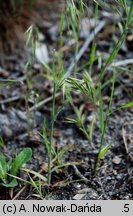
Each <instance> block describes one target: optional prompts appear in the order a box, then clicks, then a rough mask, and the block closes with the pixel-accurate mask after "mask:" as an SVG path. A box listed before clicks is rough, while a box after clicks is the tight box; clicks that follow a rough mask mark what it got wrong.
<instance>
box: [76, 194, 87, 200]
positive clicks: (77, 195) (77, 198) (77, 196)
mask: <svg viewBox="0 0 133 216" xmlns="http://www.w3.org/2000/svg"><path fill="white" fill-rule="evenodd" d="M85 195H86V193H85V194H76V195H75V196H74V197H73V199H75V200H81V199H83V198H84V197H85Z"/></svg>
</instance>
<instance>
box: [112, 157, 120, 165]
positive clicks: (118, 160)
mask: <svg viewBox="0 0 133 216" xmlns="http://www.w3.org/2000/svg"><path fill="white" fill-rule="evenodd" d="M112 162H113V163H114V164H120V163H121V158H120V157H118V156H115V157H114V158H113V159H112Z"/></svg>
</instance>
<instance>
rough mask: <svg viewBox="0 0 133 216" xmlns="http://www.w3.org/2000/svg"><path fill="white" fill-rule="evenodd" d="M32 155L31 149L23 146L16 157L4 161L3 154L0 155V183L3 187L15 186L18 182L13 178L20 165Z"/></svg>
mask: <svg viewBox="0 0 133 216" xmlns="http://www.w3.org/2000/svg"><path fill="white" fill-rule="evenodd" d="M31 157H32V150H31V149H30V148H25V149H24V150H23V151H21V152H20V153H19V154H18V155H17V156H16V158H14V159H12V160H11V161H8V162H7V161H6V158H5V156H4V155H3V154H1V155H0V185H1V186H4V187H15V186H17V184H18V182H17V179H16V178H15V177H16V175H17V174H18V172H19V170H20V169H21V167H22V166H23V165H24V164H25V163H26V162H28V161H29V160H30V158H31Z"/></svg>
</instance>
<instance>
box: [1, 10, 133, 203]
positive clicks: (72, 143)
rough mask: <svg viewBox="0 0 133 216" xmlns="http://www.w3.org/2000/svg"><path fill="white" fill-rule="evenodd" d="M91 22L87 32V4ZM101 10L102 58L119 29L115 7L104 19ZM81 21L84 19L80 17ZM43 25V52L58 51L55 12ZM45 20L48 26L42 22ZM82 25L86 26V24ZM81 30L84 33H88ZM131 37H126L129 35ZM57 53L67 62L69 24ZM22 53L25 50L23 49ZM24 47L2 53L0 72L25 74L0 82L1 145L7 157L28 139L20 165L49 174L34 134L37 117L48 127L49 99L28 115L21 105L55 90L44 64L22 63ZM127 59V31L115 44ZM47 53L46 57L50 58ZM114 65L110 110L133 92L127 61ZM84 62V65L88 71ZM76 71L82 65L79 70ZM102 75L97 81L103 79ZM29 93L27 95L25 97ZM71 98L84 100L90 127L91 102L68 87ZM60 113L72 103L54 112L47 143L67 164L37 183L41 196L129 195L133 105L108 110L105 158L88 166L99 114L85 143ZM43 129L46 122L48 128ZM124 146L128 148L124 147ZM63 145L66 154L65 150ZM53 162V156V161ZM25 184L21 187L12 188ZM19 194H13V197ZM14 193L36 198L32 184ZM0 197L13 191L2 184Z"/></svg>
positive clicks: (132, 44)
mask: <svg viewBox="0 0 133 216" xmlns="http://www.w3.org/2000/svg"><path fill="white" fill-rule="evenodd" d="M89 10H90V18H91V25H90V27H89V29H88V32H89V31H91V30H92V29H93V21H94V17H93V7H92V6H90V7H89ZM104 13H105V11H103V10H102V9H101V11H100V20H106V19H110V24H108V25H106V26H105V27H104V29H103V30H102V31H101V32H100V33H98V34H97V36H96V45H97V53H100V54H101V55H103V57H106V56H107V55H108V53H110V52H111V49H112V48H113V47H114V46H115V43H116V41H117V40H118V38H119V33H118V28H117V27H116V25H115V24H114V23H113V21H112V20H111V14H112V13H113V12H107V13H108V15H110V16H109V17H110V18H107V16H105V14H104ZM85 20H86V21H85ZM88 20H89V19H88V16H86V17H83V18H82V23H84V22H88ZM42 23H43V25H42V26H41V28H40V35H41V36H40V37H41V44H46V48H47V51H48V54H49V56H50V53H51V50H53V49H54V50H57V49H58V46H59V19H58V18H57V19H56V22H55V23H54V24H53V23H50V24H49V26H48V25H47V24H48V23H46V22H45V20H43V18H42ZM46 25H47V26H46ZM83 25H85V28H86V27H87V25H86V24H83ZM83 29H84V26H82V28H81V31H80V34H79V37H80V38H79V46H82V44H83V43H84V40H85V38H86V37H87V36H86V32H84V31H83ZM110 29H111V30H110ZM88 32H87V34H88ZM131 38H132V39H131ZM63 41H64V47H63V51H62V53H63V59H64V65H65V68H66V69H67V68H68V67H69V65H70V62H71V58H72V57H73V46H72V45H70V44H69V43H68V34H67V28H66V29H65V31H64V36H63ZM90 49H91V46H90V47H88V49H87V51H85V53H84V55H83V57H82V59H81V60H80V63H78V66H79V68H80V66H81V64H84V63H85V62H86V61H87V59H88V56H89V54H90ZM25 52H26V53H25ZM25 52H22V51H21V50H20V49H19V48H18V49H16V52H15V53H14V54H12V55H11V56H6V58H5V60H4V65H1V67H0V77H1V78H4V79H15V80H20V81H23V84H21V83H17V84H13V85H10V86H7V87H3V88H1V89H0V135H1V136H2V137H3V139H4V142H5V148H4V150H3V149H2V148H1V151H2V152H4V154H5V155H6V157H7V159H10V158H11V157H12V156H13V155H16V154H17V153H18V152H20V151H21V150H22V149H23V148H24V147H27V146H30V147H31V148H32V150H33V157H32V159H31V160H30V162H29V163H27V164H26V167H27V168H28V169H31V170H35V171H37V172H39V171H40V170H41V174H43V175H44V176H46V177H47V153H46V149H45V146H44V143H43V140H42V139H41V137H40V136H39V135H38V132H40V133H41V132H42V127H43V119H44V117H45V118H46V119H47V123H48V126H50V121H51V117H50V116H51V100H49V101H48V102H47V103H45V104H44V105H43V106H40V107H38V108H36V109H34V110H33V111H31V112H30V113H29V115H28V116H27V106H29V107H30V108H32V107H33V106H34V105H35V104H38V103H39V101H42V100H44V99H47V98H50V97H51V95H52V90H53V82H52V81H51V80H48V79H47V77H46V71H45V69H44V68H43V66H42V65H41V64H40V63H39V62H38V61H37V60H33V63H32V67H31V69H30V70H28V69H26V68H25V64H26V62H27V61H28V58H29V56H30V55H31V49H30V48H29V49H28V50H27V51H25ZM129 58H133V35H132V33H131V34H129V35H128V37H127V41H126V42H125V43H124V44H123V46H122V47H121V49H120V51H119V54H118V56H117V61H123V60H125V59H129ZM50 62H51V57H49V63H50ZM98 63H99V62H96V63H95V65H94V66H93V68H92V78H93V80H96V78H97V75H98V73H100V66H99V65H98ZM125 67H126V68H128V70H129V71H130V72H128V70H126V69H125V71H124V72H123V73H119V72H121V70H122V69H121V68H120V67H117V68H116V70H117V72H118V73H119V76H118V77H117V79H116V82H115V93H114V97H113V109H115V108H117V107H119V106H121V105H122V104H124V103H127V102H130V101H132V99H133V73H132V70H133V64H129V65H128V66H127V65H126V66H124V68H125ZM87 69H88V68H87V67H86V70H87ZM78 73H82V70H80V71H78ZM111 76H112V70H111V69H108V73H106V75H105V77H104V81H106V80H109V79H110V78H111ZM104 81H103V82H104ZM110 92H111V85H108V86H107V87H106V88H105V89H104V92H103V104H104V112H105V114H106V111H107V106H108V103H109V98H110ZM26 98H28V102H26ZM73 100H74V104H75V105H76V106H77V107H79V106H80V105H81V104H83V105H84V113H85V115H86V122H85V125H86V128H87V129H88V131H89V130H90V124H91V121H92V118H93V116H94V113H95V112H97V115H98V112H99V111H98V107H96V108H95V109H94V107H93V105H92V104H91V102H90V101H89V100H88V99H87V98H84V97H83V96H82V95H80V94H78V93H76V92H73ZM62 103H63V97H62V94H60V95H59V96H58V97H57V98H56V106H57V107H59V106H60V105H62ZM66 117H75V114H74V112H73V109H72V107H71V106H70V105H66V106H65V107H64V108H63V110H62V111H61V113H60V114H59V116H58V118H57V121H56V124H55V129H54V139H53V145H54V146H55V149H57V148H58V147H60V149H61V151H62V157H61V161H62V164H66V163H70V165H69V166H66V167H64V168H61V169H58V170H57V169H55V171H54V172H53V173H52V184H51V185H52V186H49V187H48V186H42V195H43V197H44V198H45V199H62V200H63V199H88V200H95V199H101V200H102V199H121V200H122V199H126V200H129V199H133V108H128V109H121V110H118V111H116V112H114V113H113V114H112V115H111V116H110V117H109V121H108V125H107V129H106V134H105V145H108V144H110V145H111V147H110V149H109V151H108V152H107V154H106V155H105V157H104V158H103V159H102V160H101V162H100V166H99V170H98V172H97V173H94V167H95V163H96V158H97V154H98V149H99V145H100V140H101V134H100V129H99V124H100V123H99V120H98V118H97V120H96V122H95V124H94V129H93V137H92V142H93V145H94V146H95V149H93V148H92V147H91V143H89V141H88V140H87V139H86V138H85V137H84V135H83V134H82V133H81V131H80V130H79V128H78V126H76V125H73V124H69V123H67V122H66ZM48 134H49V128H48ZM126 148H128V151H127V149H126ZM63 152H64V153H63ZM52 165H53V167H55V166H56V162H55V161H54V160H53V164H52ZM20 177H21V178H22V179H28V176H27V175H26V173H25V172H23V171H21V173H20ZM22 188H23V191H22V192H21V193H20V194H18V191H20V190H21V189H22ZM16 195H17V197H15V196H16ZM14 197H15V198H16V199H30V200H31V199H40V197H38V196H37V191H36V190H35V189H34V188H32V187H31V186H26V187H25V188H24V185H23V183H22V182H19V186H18V187H16V188H15V189H14V191H13V196H12V198H14ZM0 199H11V191H8V190H5V189H3V188H1V190H0Z"/></svg>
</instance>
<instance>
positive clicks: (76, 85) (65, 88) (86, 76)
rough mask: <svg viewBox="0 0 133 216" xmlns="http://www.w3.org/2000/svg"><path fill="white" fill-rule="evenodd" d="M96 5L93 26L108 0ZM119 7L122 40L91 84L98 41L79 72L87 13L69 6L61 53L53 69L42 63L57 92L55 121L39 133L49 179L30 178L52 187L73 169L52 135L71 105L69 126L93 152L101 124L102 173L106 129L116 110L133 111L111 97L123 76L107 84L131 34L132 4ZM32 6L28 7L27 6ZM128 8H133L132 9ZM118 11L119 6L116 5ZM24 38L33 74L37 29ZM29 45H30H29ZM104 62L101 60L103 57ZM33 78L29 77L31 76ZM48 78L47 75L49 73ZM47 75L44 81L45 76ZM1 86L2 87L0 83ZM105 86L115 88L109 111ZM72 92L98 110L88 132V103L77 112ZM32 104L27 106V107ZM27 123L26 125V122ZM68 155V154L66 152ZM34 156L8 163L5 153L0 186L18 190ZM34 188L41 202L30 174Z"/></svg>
mask: <svg viewBox="0 0 133 216" xmlns="http://www.w3.org/2000/svg"><path fill="white" fill-rule="evenodd" d="M0 2H1V1H0ZM95 2H97V4H96V5H95V14H94V16H95V17H94V19H95V24H96V23H97V20H98V18H99V17H98V10H99V6H98V4H100V3H101V2H102V3H103V4H102V7H104V4H105V3H106V4H107V1H99V2H100V3H99V2H98V1H95ZM116 2H117V3H119V7H120V5H121V7H122V8H123V9H124V10H125V14H126V17H125V18H123V20H122V22H123V23H121V22H119V23H118V25H117V27H118V29H119V39H118V41H117V42H116V44H115V45H114V47H112V52H111V53H110V54H109V56H108V57H107V58H106V59H102V61H103V67H102V69H101V71H100V72H99V74H98V76H97V80H93V66H94V65H95V63H96V61H97V60H98V58H99V57H98V56H96V51H97V45H96V38H95V35H93V36H94V37H93V40H92V41H91V42H92V43H91V51H90V57H89V59H88V61H87V62H85V63H84V64H83V65H82V64H80V68H79V62H78V61H79V59H78V58H77V55H78V53H79V31H80V23H81V18H82V16H83V14H84V13H85V12H86V9H87V5H86V4H85V3H84V2H83V1H82V0H79V5H78V7H77V6H76V4H75V3H74V1H73V0H70V1H68V5H67V11H66V14H65V15H62V16H61V20H60V39H59V50H58V52H57V53H55V51H53V52H52V61H51V65H48V64H44V65H43V66H44V69H45V71H47V76H48V78H49V80H52V84H53V92H52V103H51V122H50V126H49V131H50V132H49V135H48V133H47V128H48V123H47V119H46V118H44V124H43V128H42V132H41V133H40V132H38V133H39V135H40V136H41V138H43V142H44V147H45V149H46V151H47V160H48V169H47V179H46V178H43V176H42V175H40V174H37V173H36V172H34V171H32V170H26V171H27V173H30V174H33V175H35V176H37V177H38V178H40V179H41V180H42V181H44V182H45V183H46V182H47V184H48V185H49V186H50V185H51V182H52V181H51V180H52V172H54V171H55V170H58V169H61V168H64V167H66V166H69V165H71V163H70V162H68V163H65V162H63V159H62V157H63V155H64V152H65V151H64V150H62V149H61V148H60V146H58V147H57V149H55V147H54V146H53V136H54V128H55V122H56V120H57V118H58V115H59V114H60V112H62V110H63V108H64V106H66V105H70V106H71V107H72V109H73V111H74V114H75V117H74V118H66V119H65V121H67V122H69V123H73V124H76V125H77V126H78V127H79V129H80V131H81V132H82V133H83V135H84V137H85V138H86V139H87V141H88V146H89V149H90V151H91V150H92V149H93V150H94V149H96V148H97V147H96V146H95V143H94V142H93V128H94V126H95V121H96V120H98V121H99V132H100V135H101V140H100V145H99V149H97V159H96V161H95V170H94V171H95V173H96V172H98V170H99V167H100V161H101V159H103V157H104V156H105V154H107V152H108V150H109V149H110V148H111V143H110V144H108V145H107V144H106V143H105V134H106V129H107V126H108V119H109V117H110V116H111V115H112V114H113V113H114V112H116V111H118V110H120V109H125V108H129V107H131V106H133V102H129V103H127V104H122V105H121V106H120V107H118V108H116V109H113V108H112V104H113V96H114V92H115V82H116V81H117V78H118V76H119V72H117V71H115V69H114V70H113V72H112V75H111V77H110V78H109V79H108V80H107V81H105V79H104V77H105V76H106V75H107V73H108V68H109V66H110V65H111V63H112V62H115V61H116V58H117V55H118V53H119V51H120V49H121V47H122V44H123V42H124V41H125V40H126V37H127V34H128V32H129V31H131V30H132V29H131V26H132V22H133V2H132V1H126V0H125V1H121V0H120V1H116ZM30 3H32V4H33V3H35V1H30ZM0 4H1V3H0ZM8 4H9V7H11V8H12V11H13V12H15V13H16V11H17V7H20V4H21V5H22V4H25V1H20V2H18V1H11V0H10V1H8ZM28 4H29V2H28ZM129 5H130V7H129ZM116 7H117V5H116ZM116 7H115V10H116V11H117V12H118V13H119V15H120V16H121V14H120V13H121V11H120V10H119V7H118V8H116ZM65 25H67V28H68V30H71V35H69V36H68V37H70V39H74V41H75V44H74V49H73V54H74V56H73V65H74V67H73V70H72V72H71V73H69V75H68V74H67V72H68V71H67V69H66V68H65V66H64V65H65V64H64V59H63V56H62V47H63V45H64V44H63V43H64V41H63V34H64V28H65ZM26 39H27V43H26V45H29V44H32V50H33V56H32V57H31V58H30V59H29V60H28V62H27V65H26V68H27V69H28V70H30V69H31V68H32V62H33V61H34V58H35V50H36V42H37V40H38V30H35V32H33V28H32V26H31V27H29V29H28V30H27V32H26ZM30 42H31V43H30ZM100 57H101V56H100ZM79 71H82V73H81V74H79ZM28 76H29V75H28ZM45 76H46V74H45ZM47 76H46V77H47ZM26 81H27V86H28V87H27V89H28V90H31V89H32V74H31V76H30V77H28V78H27V80H26ZM14 82H16V81H13V80H6V82H5V80H2V81H1V80H0V88H4V87H5V85H10V84H13V83H14ZM1 83H2V84H1ZM107 86H111V90H110V95H109V101H108V104H107V106H106V110H105V106H104V101H103V92H104V89H105V88H106V87H107ZM59 91H62V95H63V97H62V100H63V103H62V105H61V106H60V107H57V106H56V95H57V94H58V92H59ZM73 92H76V93H78V94H79V95H82V96H83V97H84V98H85V99H86V101H88V102H90V103H91V104H92V105H93V110H94V117H93V119H92V120H91V123H90V128H89V130H88V128H86V117H87V116H86V114H85V113H84V104H81V105H80V106H79V107H77V106H76V105H75V104H74V100H73ZM27 103H28V102H27ZM27 121H28V120H27ZM28 132H29V131H28ZM0 146H1V147H2V148H4V142H3V139H2V138H0ZM66 151H67V150H66ZM31 156H32V152H31V149H29V148H25V149H24V150H23V151H22V152H21V153H20V154H19V155H18V156H17V157H16V158H15V159H12V161H9V162H6V158H5V156H4V155H3V154H1V155H0V181H1V183H0V185H1V186H5V187H14V186H16V185H17V179H16V178H15V176H17V174H18V173H19V170H20V169H21V167H22V165H23V164H24V163H26V162H28V161H29V159H30V158H31ZM53 159H55V160H56V163H55V164H56V165H55V167H53V166H52V161H53ZM29 178H30V181H31V184H32V185H33V187H34V188H35V189H36V191H37V192H38V194H40V197H41V198H42V197H43V195H42V192H41V184H42V182H41V183H38V182H37V183H36V181H34V179H33V178H31V176H30V175H29Z"/></svg>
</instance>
